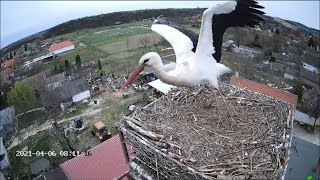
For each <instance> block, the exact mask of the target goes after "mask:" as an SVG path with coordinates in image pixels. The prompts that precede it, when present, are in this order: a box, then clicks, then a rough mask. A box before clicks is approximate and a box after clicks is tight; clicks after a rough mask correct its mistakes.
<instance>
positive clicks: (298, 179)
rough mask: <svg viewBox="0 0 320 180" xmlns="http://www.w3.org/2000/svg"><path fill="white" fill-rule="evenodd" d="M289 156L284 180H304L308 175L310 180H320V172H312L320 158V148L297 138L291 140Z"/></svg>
mask: <svg viewBox="0 0 320 180" xmlns="http://www.w3.org/2000/svg"><path fill="white" fill-rule="evenodd" d="M292 143H293V144H292V145H293V146H294V147H296V148H292V149H291V156H290V160H289V164H288V167H287V173H286V176H285V178H284V179H285V180H306V177H307V176H308V175H312V176H313V177H314V178H313V179H312V180H318V178H320V176H319V174H320V170H319V169H318V170H317V172H316V173H313V172H312V168H313V166H314V165H315V164H316V163H317V161H318V159H319V158H320V146H318V145H315V144H313V143H310V142H307V141H305V140H302V139H299V138H297V137H293V138H292Z"/></svg>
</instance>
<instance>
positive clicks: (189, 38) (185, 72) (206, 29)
mask: <svg viewBox="0 0 320 180" xmlns="http://www.w3.org/2000/svg"><path fill="white" fill-rule="evenodd" d="M262 8H264V7H262V6H260V5H258V4H257V2H256V1H254V0H238V1H230V2H226V3H223V4H219V5H217V6H215V7H211V8H208V9H206V10H205V11H204V12H203V16H202V22H201V29H200V36H199V37H198V35H197V34H196V33H193V32H192V31H189V30H186V29H184V28H183V27H180V26H177V25H175V24H172V23H170V22H169V21H168V20H167V19H166V18H165V17H163V16H159V17H158V18H157V19H156V20H155V21H154V23H153V25H152V26H151V29H152V31H154V32H156V33H158V34H160V35H161V36H162V37H164V38H165V39H166V40H167V41H168V42H169V43H170V44H171V46H172V48H173V50H174V52H175V54H176V68H175V69H174V70H172V71H169V72H166V71H164V69H163V63H162V61H161V57H160V56H159V54H157V53H156V52H149V53H147V54H145V55H143V56H142V57H141V59H140V61H139V65H140V66H139V68H138V69H137V70H136V71H134V72H133V73H132V75H131V76H130V77H129V79H128V80H127V82H126V83H125V84H124V87H126V86H127V85H128V84H130V83H131V82H132V81H133V80H134V78H135V77H136V76H138V74H139V73H140V72H141V71H142V70H143V69H144V67H145V66H151V67H152V68H153V69H154V71H155V74H156V76H157V77H158V78H159V79H160V80H161V81H163V82H165V83H167V84H171V85H175V86H196V85H200V84H201V85H203V84H209V85H210V86H211V87H213V88H215V89H217V90H219V87H218V80H217V78H218V77H219V76H221V75H222V74H224V73H227V72H230V71H231V69H229V68H228V67H226V66H224V65H223V64H220V63H219V62H220V58H221V45H222V38H223V34H224V32H225V30H226V29H227V28H228V27H239V26H240V27H243V26H245V25H247V26H251V27H253V26H254V25H256V24H258V23H259V21H263V19H262V18H261V17H259V15H262V14H264V12H262V11H260V10H257V9H262Z"/></svg>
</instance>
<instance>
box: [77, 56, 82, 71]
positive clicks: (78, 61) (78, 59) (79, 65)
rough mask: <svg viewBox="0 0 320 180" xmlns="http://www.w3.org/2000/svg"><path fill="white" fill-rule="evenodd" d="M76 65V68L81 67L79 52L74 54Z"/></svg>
mask: <svg viewBox="0 0 320 180" xmlns="http://www.w3.org/2000/svg"><path fill="white" fill-rule="evenodd" d="M76 65H77V68H78V69H80V68H81V59H80V56H79V54H78V55H77V56H76Z"/></svg>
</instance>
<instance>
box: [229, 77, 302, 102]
mask: <svg viewBox="0 0 320 180" xmlns="http://www.w3.org/2000/svg"><path fill="white" fill-rule="evenodd" d="M231 84H232V85H235V86H239V87H241V88H246V89H248V90H251V91H255V92H259V93H261V94H263V95H266V96H270V97H273V98H275V99H278V100H281V101H284V102H287V103H290V104H292V105H294V107H296V106H297V101H298V96H297V95H295V94H291V93H289V92H286V91H282V90H280V89H275V88H272V87H270V86H267V85H264V84H260V83H257V82H253V81H250V80H247V79H243V78H240V77H235V76H232V77H231Z"/></svg>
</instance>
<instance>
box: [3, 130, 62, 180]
mask: <svg viewBox="0 0 320 180" xmlns="http://www.w3.org/2000/svg"><path fill="white" fill-rule="evenodd" d="M23 148H24V150H26V151H31V152H32V153H35V152H37V151H44V152H48V151H55V152H56V153H57V155H56V156H52V157H51V158H50V157H47V159H48V160H49V161H50V163H51V166H52V168H56V167H58V166H59V165H60V164H61V163H62V162H64V161H66V160H68V157H62V156H60V155H59V153H60V151H63V150H67V149H66V146H65V145H64V144H62V143H61V142H60V141H59V139H58V138H57V137H56V136H54V135H52V133H50V132H49V131H42V132H39V133H37V134H36V135H34V136H32V137H29V138H28V139H27V140H25V141H24V142H23V143H22V144H20V145H19V146H16V147H14V148H13V149H11V150H10V151H9V159H10V163H11V168H12V171H10V173H11V176H12V177H14V178H18V179H19V178H21V177H23V176H25V175H29V174H30V173H31V172H30V163H31V162H32V161H34V160H36V159H38V158H41V157H42V155H40V156H36V155H32V156H16V155H17V151H21V150H22V149H23Z"/></svg>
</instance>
